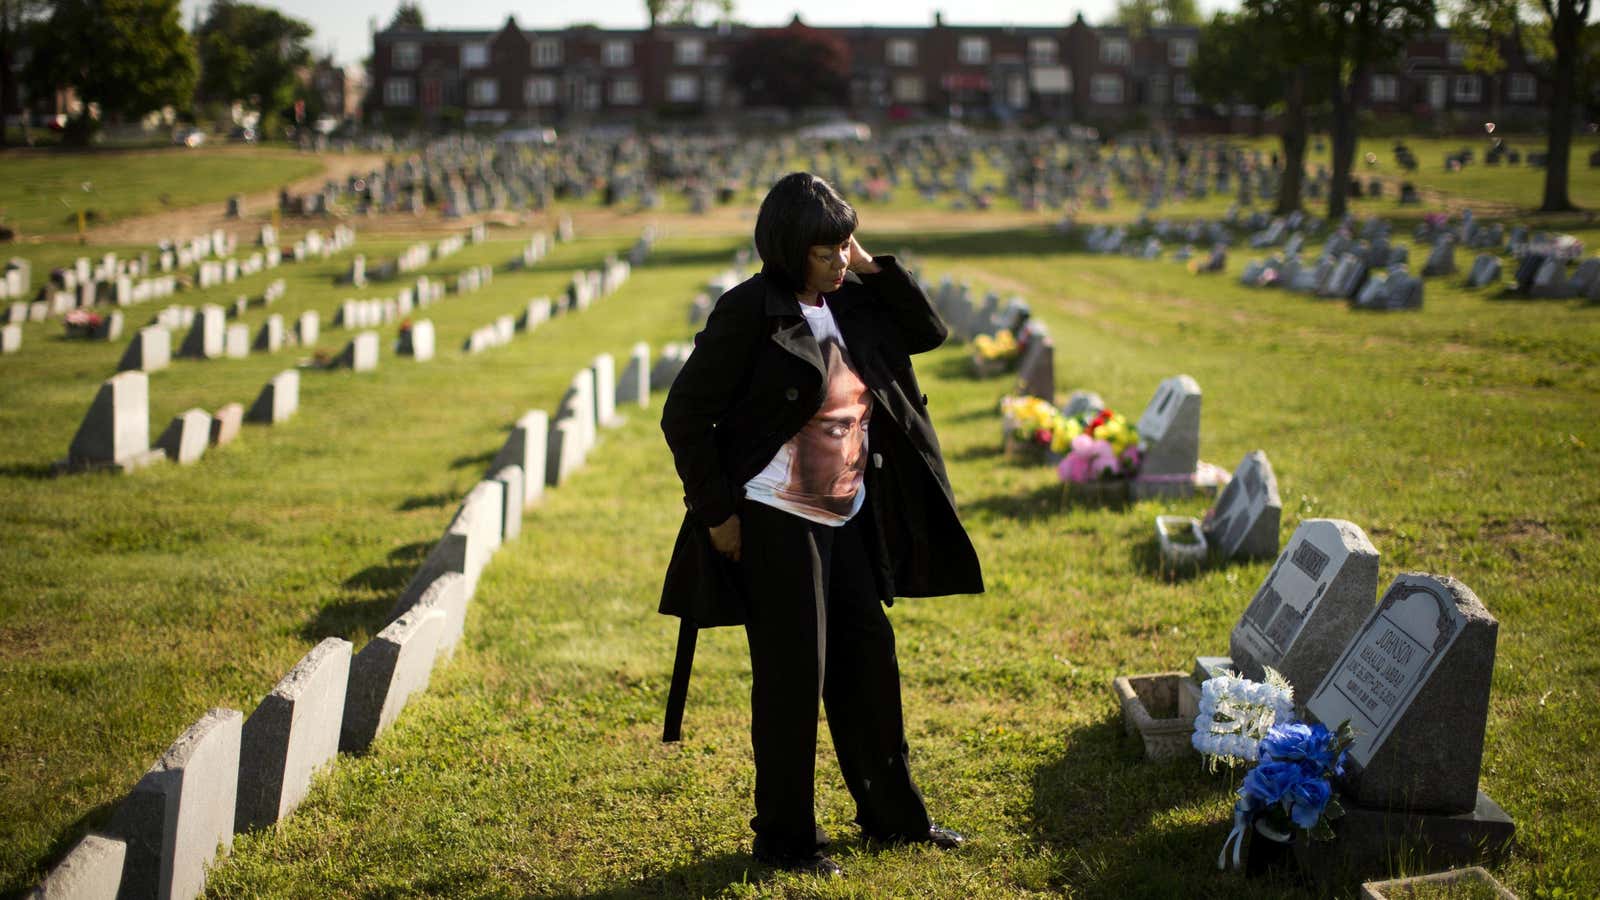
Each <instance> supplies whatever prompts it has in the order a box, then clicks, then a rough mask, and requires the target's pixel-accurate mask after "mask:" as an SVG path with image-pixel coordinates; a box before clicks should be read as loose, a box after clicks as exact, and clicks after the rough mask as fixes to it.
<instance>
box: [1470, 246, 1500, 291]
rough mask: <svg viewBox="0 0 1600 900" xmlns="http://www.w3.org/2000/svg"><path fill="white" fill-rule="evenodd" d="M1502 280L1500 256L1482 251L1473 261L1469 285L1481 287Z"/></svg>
mask: <svg viewBox="0 0 1600 900" xmlns="http://www.w3.org/2000/svg"><path fill="white" fill-rule="evenodd" d="M1499 280H1500V257H1498V256H1494V255H1492V254H1488V253H1481V254H1479V255H1478V258H1477V259H1474V260H1473V261H1472V271H1471V272H1469V273H1468V274H1467V287H1474V288H1481V287H1483V286H1484V285H1488V284H1494V283H1495V282H1498V281H1499Z"/></svg>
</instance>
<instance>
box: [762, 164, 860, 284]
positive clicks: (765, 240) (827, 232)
mask: <svg viewBox="0 0 1600 900" xmlns="http://www.w3.org/2000/svg"><path fill="white" fill-rule="evenodd" d="M856 223H857V219H856V211H855V209H854V208H853V207H852V206H851V205H850V204H849V203H846V202H845V199H844V198H843V197H841V196H839V192H838V191H836V190H834V189H833V185H831V184H828V183H827V182H826V181H823V180H822V179H821V178H818V177H817V176H815V175H812V174H811V173H809V172H791V173H789V174H788V175H785V176H783V177H782V178H780V179H778V183H777V184H775V185H773V186H772V190H770V191H768V192H767V199H765V200H763V201H761V212H760V213H759V214H758V215H757V216H756V252H757V253H759V254H761V262H762V264H763V268H762V272H764V273H765V274H766V275H767V276H768V277H769V278H773V279H774V280H776V281H777V282H778V283H779V284H780V285H781V286H783V287H784V288H786V289H788V290H793V291H800V290H804V289H805V286H806V256H807V254H809V253H810V252H811V248H812V247H817V246H838V245H839V244H842V243H844V242H845V241H847V240H849V239H850V235H852V234H855V231H856Z"/></svg>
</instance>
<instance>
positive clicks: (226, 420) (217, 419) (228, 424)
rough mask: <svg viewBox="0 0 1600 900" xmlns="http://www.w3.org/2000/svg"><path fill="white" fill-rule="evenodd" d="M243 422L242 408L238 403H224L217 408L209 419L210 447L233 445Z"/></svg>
mask: <svg viewBox="0 0 1600 900" xmlns="http://www.w3.org/2000/svg"><path fill="white" fill-rule="evenodd" d="M243 422H244V407H243V406H242V405H240V404H238V403H226V404H223V405H222V406H220V407H218V408H217V412H216V415H214V416H212V417H211V446H213V447H224V446H227V445H228V444H231V443H233V441H234V439H235V438H237V437H238V436H239V429H240V428H241V427H242V425H243Z"/></svg>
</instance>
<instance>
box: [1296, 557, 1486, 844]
mask: <svg viewBox="0 0 1600 900" xmlns="http://www.w3.org/2000/svg"><path fill="white" fill-rule="evenodd" d="M1499 629H1500V625H1499V623H1498V622H1497V621H1496V620H1495V618H1494V616H1492V615H1490V614H1489V611H1488V610H1487V609H1485V608H1484V606H1483V604H1482V603H1481V602H1480V601H1479V600H1478V597H1477V595H1476V594H1474V593H1473V592H1472V589H1471V588H1469V587H1467V586H1466V585H1465V584H1462V583H1461V582H1459V581H1457V580H1455V579H1454V578H1451V577H1449V576H1443V575H1428V574H1425V573H1421V572H1407V573H1405V574H1402V575H1399V576H1397V577H1396V578H1395V580H1394V581H1393V582H1391V583H1390V585H1389V589H1388V590H1387V591H1385V592H1384V595H1383V599H1382V600H1380V601H1378V606H1377V608H1376V609H1374V610H1372V612H1371V614H1370V615H1369V616H1368V617H1367V619H1366V621H1365V622H1364V623H1363V624H1362V625H1361V627H1360V628H1359V629H1358V630H1357V631H1356V633H1355V636H1354V637H1353V638H1352V639H1351V640H1350V642H1349V644H1348V646H1346V647H1345V648H1344V652H1343V653H1342V654H1341V655H1340V656H1339V658H1338V659H1337V661H1336V662H1335V663H1334V665H1333V667H1332V668H1331V669H1330V670H1329V671H1328V675H1327V677H1326V678H1325V679H1323V681H1322V683H1321V685H1320V686H1319V687H1318V688H1317V690H1316V693H1314V694H1313V695H1312V696H1311V699H1310V701H1309V702H1308V703H1307V704H1306V706H1307V709H1308V710H1309V712H1310V713H1311V714H1312V715H1313V716H1315V717H1316V718H1317V720H1318V721H1320V722H1322V723H1324V724H1325V725H1327V726H1328V727H1330V728H1332V727H1335V726H1337V725H1338V724H1339V723H1340V722H1343V721H1345V720H1349V721H1350V724H1351V725H1352V726H1353V728H1354V729H1355V732H1356V740H1355V743H1354V744H1353V745H1351V747H1350V758H1351V760H1352V761H1353V762H1354V763H1355V767H1354V772H1353V775H1352V777H1351V779H1350V780H1351V782H1353V794H1354V799H1355V801H1356V803H1357V804H1359V805H1362V806H1369V807H1387V808H1404V809H1411V810H1423V811H1430V812H1446V813H1464V812H1470V811H1471V810H1473V808H1474V807H1475V806H1476V805H1477V802H1478V775H1479V772H1480V770H1481V767H1482V764H1483V736H1484V726H1485V724H1486V722H1487V720H1488V715H1489V688H1490V682H1491V681H1492V678H1493V674H1494V656H1495V644H1496V640H1497V638H1498V634H1499Z"/></svg>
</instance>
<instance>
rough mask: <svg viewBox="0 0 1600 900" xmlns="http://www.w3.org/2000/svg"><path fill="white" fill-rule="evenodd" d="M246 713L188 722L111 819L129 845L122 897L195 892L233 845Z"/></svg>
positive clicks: (220, 712) (213, 714)
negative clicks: (213, 862)
mask: <svg viewBox="0 0 1600 900" xmlns="http://www.w3.org/2000/svg"><path fill="white" fill-rule="evenodd" d="M243 722H244V716H242V715H240V714H239V713H238V712H236V711H234V710H231V709H213V710H210V711H209V712H207V713H206V714H205V715H204V716H203V717H201V719H200V720H199V721H198V722H196V723H194V724H193V725H191V726H189V728H188V729H187V730H186V731H184V733H183V734H182V735H180V736H179V737H178V739H177V740H176V741H174V742H173V744H172V746H171V747H168V748H167V751H166V752H165V753H163V754H162V755H161V759H159V760H158V761H157V762H156V764H155V765H153V766H151V767H150V770H149V771H148V772H146V773H145V774H144V777H143V778H140V779H139V783H138V784H136V785H134V788H133V790H132V791H131V792H130V793H129V794H128V796H127V798H126V799H124V800H123V801H122V805H121V806H120V807H118V809H117V811H116V813H115V814H114V815H113V816H112V820H111V831H112V832H113V833H115V834H116V835H117V836H118V837H120V838H122V839H123V840H124V841H126V842H127V845H128V850H127V856H126V858H125V860H124V863H123V867H122V886H121V890H120V892H119V894H118V896H122V897H195V896H198V895H199V894H200V892H201V891H202V890H203V889H204V888H205V881H206V868H207V867H209V866H210V865H211V863H212V861H213V860H214V859H216V856H217V853H218V848H219V847H220V848H221V850H222V852H227V850H228V849H230V848H231V847H232V846H233V817H234V800H235V797H236V795H235V790H236V788H237V787H238V778H239V735H240V730H241V725H242V724H243Z"/></svg>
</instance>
